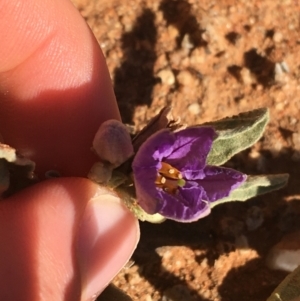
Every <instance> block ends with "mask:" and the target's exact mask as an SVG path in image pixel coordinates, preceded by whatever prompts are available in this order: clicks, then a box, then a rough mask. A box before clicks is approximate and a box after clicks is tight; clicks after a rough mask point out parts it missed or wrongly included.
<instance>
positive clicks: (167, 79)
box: [157, 68, 175, 86]
mask: <svg viewBox="0 0 300 301" xmlns="http://www.w3.org/2000/svg"><path fill="white" fill-rule="evenodd" d="M157 76H158V77H159V78H160V79H161V82H162V83H163V84H166V85H168V86H172V85H174V83H175V76H174V73H173V71H172V70H171V69H169V68H166V69H163V70H160V71H159V72H158V74H157Z"/></svg>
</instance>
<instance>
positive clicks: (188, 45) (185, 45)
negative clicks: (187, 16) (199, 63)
mask: <svg viewBox="0 0 300 301" xmlns="http://www.w3.org/2000/svg"><path fill="white" fill-rule="evenodd" d="M194 47H195V45H194V44H193V43H192V42H191V38H190V35H188V34H185V35H184V37H183V39H182V42H181V48H183V49H185V50H190V49H193V48H194Z"/></svg>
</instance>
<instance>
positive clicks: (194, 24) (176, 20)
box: [159, 0, 207, 49]
mask: <svg viewBox="0 0 300 301" xmlns="http://www.w3.org/2000/svg"><path fill="white" fill-rule="evenodd" d="M159 9H160V10H161V11H162V12H163V16H164V19H165V20H166V21H167V25H173V26H175V27H176V28H177V29H178V31H179V36H178V38H177V39H176V43H177V48H178V49H179V48H181V44H182V41H183V39H184V37H185V35H188V37H189V39H190V42H191V44H193V45H194V47H199V46H207V42H206V41H204V40H203V38H202V34H203V33H204V32H205V30H203V29H201V26H200V24H199V23H198V21H197V19H196V17H195V16H194V15H193V13H192V6H191V4H190V3H189V2H188V1H186V0H175V1H170V0H163V1H162V2H161V4H160V6H159Z"/></svg>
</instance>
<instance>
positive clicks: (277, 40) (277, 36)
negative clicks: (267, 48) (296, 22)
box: [273, 32, 283, 43]
mask: <svg viewBox="0 0 300 301" xmlns="http://www.w3.org/2000/svg"><path fill="white" fill-rule="evenodd" d="M282 39H283V35H282V33H281V32H275V33H274V36H273V41H274V42H275V43H280V42H281V41H282Z"/></svg>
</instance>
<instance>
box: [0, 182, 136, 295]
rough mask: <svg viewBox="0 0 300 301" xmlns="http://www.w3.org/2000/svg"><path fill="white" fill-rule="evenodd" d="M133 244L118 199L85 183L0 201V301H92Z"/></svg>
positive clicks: (131, 224) (130, 219)
mask: <svg viewBox="0 0 300 301" xmlns="http://www.w3.org/2000/svg"><path fill="white" fill-rule="evenodd" d="M138 238H139V230H138V223H137V220H136V219H135V218H134V216H133V215H132V214H131V213H130V212H129V211H128V210H127V209H126V208H125V207H124V206H123V205H122V204H121V202H120V199H119V198H118V197H117V196H116V195H115V194H114V193H113V192H111V191H109V190H108V189H106V188H101V187H98V186H97V185H96V184H94V183H93V182H91V181H89V180H87V179H83V178H62V179H53V180H49V181H44V182H42V183H40V184H37V185H34V186H32V187H30V188H28V189H25V190H23V191H22V192H20V193H18V194H16V195H14V196H12V197H10V198H9V199H6V200H3V201H1V203H0V266H1V269H0V300H7V301H10V300H24V301H27V300H28V301H29V300H30V301H35V300H38V301H40V300H47V301H52V300H55V301H58V300H61V301H68V300H70V301H71V300H72V301H74V300H78V301H79V300H82V301H84V300H94V299H95V298H96V296H97V295H98V294H99V293H100V292H101V291H102V290H103V289H104V288H105V286H106V285H107V284H108V283H109V282H110V281H111V279H112V278H113V277H114V276H115V274H116V273H117V272H118V271H119V270H120V269H121V268H122V266H123V265H124V264H125V263H126V261H127V260H128V259H129V257H130V256H131V254H132V252H133V250H134V249H135V247H136V244H137V241H138ZM16 286H17V288H18V289H16Z"/></svg>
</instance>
